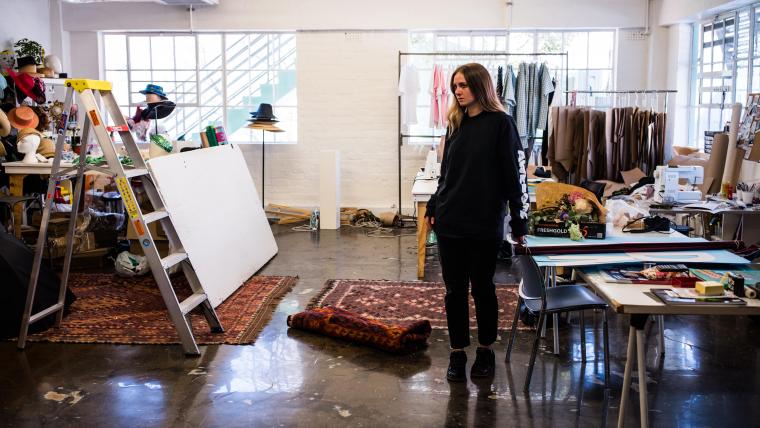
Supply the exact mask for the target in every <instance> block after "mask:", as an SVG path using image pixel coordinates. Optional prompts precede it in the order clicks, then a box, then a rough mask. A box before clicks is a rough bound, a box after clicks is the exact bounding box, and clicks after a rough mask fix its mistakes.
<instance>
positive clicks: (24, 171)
mask: <svg viewBox="0 0 760 428" xmlns="http://www.w3.org/2000/svg"><path fill="white" fill-rule="evenodd" d="M2 165H3V167H4V168H5V173H6V174H8V181H9V184H10V186H9V187H10V194H11V196H23V195H24V178H25V177H26V176H27V175H34V174H36V175H50V171H51V169H52V168H53V163H52V162H50V163H47V162H45V163H42V162H41V163H24V162H21V161H17V162H4V163H3V164H2ZM73 166H74V164H73V163H66V162H61V168H62V169H65V168H71V167H73ZM23 211H24V209H23V207H22V206H21V205H17V206H15V207H14V208H13V216H14V219H15V223H16V224H14V225H13V230H15V231H16V237H17V238H20V237H21V227H20V226H21V224H22V221H23V218H24V216H23Z"/></svg>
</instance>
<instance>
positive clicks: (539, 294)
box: [506, 255, 610, 392]
mask: <svg viewBox="0 0 760 428" xmlns="http://www.w3.org/2000/svg"><path fill="white" fill-rule="evenodd" d="M519 263H520V271H521V273H522V280H521V281H520V289H519V298H518V300H517V308H516V309H515V318H514V320H513V322H512V333H511V335H510V337H509V342H508V344H507V356H506V361H507V362H509V359H510V355H511V353H512V346H513V344H514V341H515V335H516V334H517V323H518V321H519V317H520V303H522V302H525V306H527V307H528V309H530V310H531V312H538V313H539V315H538V326H537V328H536V337H535V339H534V340H533V350H532V352H531V355H530V364H529V365H528V374H527V375H526V377H525V386H524V388H523V390H524V391H525V392H527V391H528V389H529V388H530V378H531V376H532V374H533V366H534V364H535V362H536V353H537V352H538V341H539V340H540V339H541V329H542V328H543V326H544V321H545V320H546V317H547V315H553V314H557V313H562V312H574V311H581V346H582V347H583V350H582V355H583V361H584V363H585V361H586V351H585V343H586V340H585V325H584V322H583V312H582V311H584V310H586V309H601V310H602V312H603V314H604V387H605V389H606V388H609V377H610V358H609V337H608V333H607V309H608V308H609V306H608V305H607V303H606V302H605V301H604V300H602V299H601V298H600V297H599V296H597V295H596V294H594V293H592V292H591V291H589V289H587V288H586V287H584V286H582V285H563V286H560V287H553V288H546V287H545V285H544V279H543V276H542V275H541V270H540V269H539V267H538V265H537V264H536V262H535V261H534V260H533V257H531V256H527V255H525V256H519Z"/></svg>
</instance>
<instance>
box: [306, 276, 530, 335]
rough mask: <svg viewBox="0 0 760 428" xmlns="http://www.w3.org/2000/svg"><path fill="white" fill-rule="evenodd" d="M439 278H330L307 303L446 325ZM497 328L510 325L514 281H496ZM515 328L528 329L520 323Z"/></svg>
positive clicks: (473, 324)
mask: <svg viewBox="0 0 760 428" xmlns="http://www.w3.org/2000/svg"><path fill="white" fill-rule="evenodd" d="M445 295H446V286H445V285H444V284H443V283H442V282H423V281H385V280H366V279H331V280H329V281H327V283H326V284H325V288H324V289H323V290H322V292H321V293H320V295H319V296H317V297H316V298H314V299H313V300H312V301H311V303H310V304H309V307H310V308H311V307H322V306H333V307H336V308H340V309H344V310H347V311H350V312H353V313H355V314H357V315H360V316H363V317H368V318H374V319H377V320H378V321H381V322H383V323H386V324H404V323H405V322H409V321H419V320H424V319H426V320H429V321H430V325H431V327H432V328H437V329H445V328H446V309H445V308H444V303H443V298H444V296H445ZM496 297H497V298H498V299H499V329H507V328H511V327H512V320H513V319H514V316H515V305H516V304H517V297H518V296H517V285H516V284H496ZM476 326H477V323H476V320H475V304H474V303H473V301H472V297H470V327H473V328H474V327H476ZM518 328H521V329H527V328H528V327H525V326H523V325H522V323H520V324H519V325H518Z"/></svg>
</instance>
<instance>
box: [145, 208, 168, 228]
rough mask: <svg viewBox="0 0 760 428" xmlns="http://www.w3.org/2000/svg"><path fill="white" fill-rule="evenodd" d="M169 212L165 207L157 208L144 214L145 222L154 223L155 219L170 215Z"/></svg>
mask: <svg viewBox="0 0 760 428" xmlns="http://www.w3.org/2000/svg"><path fill="white" fill-rule="evenodd" d="M168 216H169V213H168V212H166V210H165V209H160V210H155V211H153V212H152V213H148V214H145V215H143V219H144V220H145V224H149V223H153V222H154V221H158V220H161V219H162V218H165V217H168Z"/></svg>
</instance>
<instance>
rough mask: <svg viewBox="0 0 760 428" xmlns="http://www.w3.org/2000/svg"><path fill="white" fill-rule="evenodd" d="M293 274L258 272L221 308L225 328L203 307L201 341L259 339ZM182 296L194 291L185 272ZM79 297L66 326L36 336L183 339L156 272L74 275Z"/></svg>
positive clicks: (195, 319)
mask: <svg viewBox="0 0 760 428" xmlns="http://www.w3.org/2000/svg"><path fill="white" fill-rule="evenodd" d="M296 280H297V278H295V277H290V276H254V277H252V278H250V279H249V280H248V281H246V282H245V284H243V286H242V287H240V288H239V289H238V290H237V291H236V292H235V293H234V294H233V295H231V296H230V297H228V298H227V300H225V301H224V302H223V303H222V304H221V305H219V306H218V307H217V308H216V313H217V315H218V316H219V319H220V321H221V323H222V327H224V333H215V334H212V333H211V330H210V329H209V326H208V323H207V322H206V319H205V318H204V317H203V315H202V314H201V313H200V308H197V309H196V310H194V311H193V312H191V314H190V319H191V322H192V326H193V332H194V334H195V340H196V342H197V343H198V344H199V345H212V344H223V343H225V344H232V345H243V344H249V343H253V341H254V340H255V339H256V337H257V336H258V334H259V332H260V331H261V329H262V328H263V327H264V325H265V324H266V323H267V322H268V321H269V319H270V317H271V316H272V313H273V312H274V310H275V308H276V307H277V304H278V303H279V301H280V299H281V298H282V296H283V295H285V293H287V292H288V291H290V289H291V288H292V287H293V286H294V285H295V283H296ZM172 283H173V284H174V289H175V291H176V293H177V297H178V298H179V299H180V301H181V300H182V299H184V298H185V297H187V296H189V295H190V293H191V291H190V287H189V285H188V284H187V280H186V279H185V277H184V276H183V275H177V276H176V277H173V278H172ZM69 287H70V288H71V291H73V292H74V294H75V295H76V296H77V300H76V301H75V302H74V304H73V305H72V306H71V310H70V313H69V314H68V315H67V316H66V317H65V318H64V319H63V323H62V324H61V327H60V328H51V329H49V330H47V331H45V332H42V333H37V334H33V335H31V336H29V340H31V341H38V342H41V341H47V342H67V343H119V344H174V343H180V340H179V336H178V335H177V331H176V330H175V328H174V324H173V323H172V322H171V320H170V319H169V312H168V311H167V309H166V305H165V304H164V301H163V299H162V298H161V293H160V292H159V290H158V286H157V285H156V282H155V280H154V279H153V276H151V275H148V276H144V277H140V278H121V277H118V276H116V275H113V274H77V273H74V274H72V275H71V278H70V279H69Z"/></svg>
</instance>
